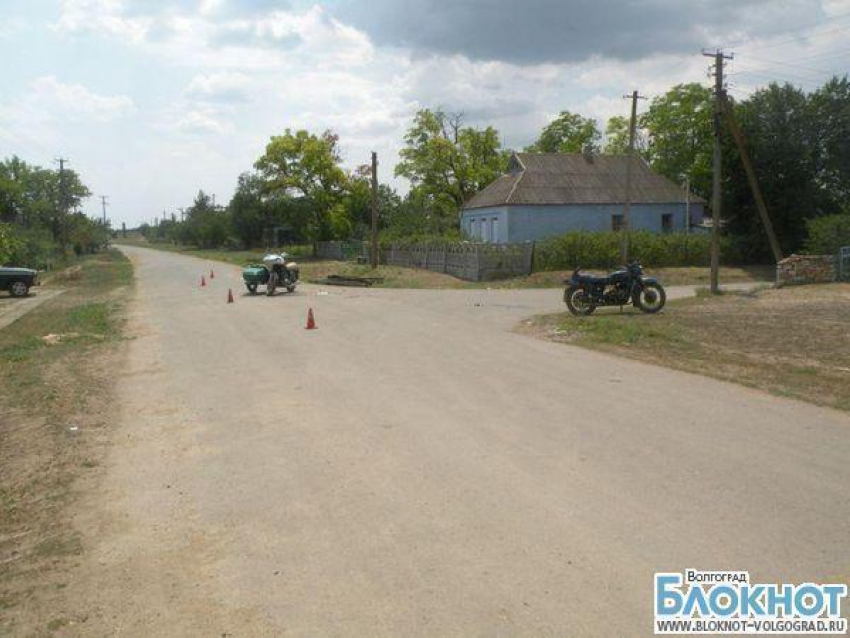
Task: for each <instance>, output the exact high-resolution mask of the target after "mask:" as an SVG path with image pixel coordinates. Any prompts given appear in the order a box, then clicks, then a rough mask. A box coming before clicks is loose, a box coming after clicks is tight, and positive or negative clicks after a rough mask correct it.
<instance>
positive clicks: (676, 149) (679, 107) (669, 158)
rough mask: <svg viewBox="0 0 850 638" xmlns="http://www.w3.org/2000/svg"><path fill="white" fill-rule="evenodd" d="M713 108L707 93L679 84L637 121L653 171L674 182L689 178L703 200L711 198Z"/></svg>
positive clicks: (707, 90)
mask: <svg viewBox="0 0 850 638" xmlns="http://www.w3.org/2000/svg"><path fill="white" fill-rule="evenodd" d="M713 108H714V107H713V103H712V95H711V90H710V89H707V88H706V87H704V86H701V85H700V84H696V83H692V84H679V85H677V86H674V87H673V88H672V89H670V90H669V91H667V93H665V94H664V95H662V96H659V97H656V98H655V99H653V100H652V102H651V103H650V106H649V110H648V111H647V112H645V113H644V114H643V115H642V116H641V117H640V119H639V123H640V126H641V128H642V129H643V130H644V131H645V132H646V137H647V148H646V156H647V158H648V160H649V163H650V164H651V166H652V168H653V169H655V170H656V171H658V172H659V173H661V174H662V175H665V176H666V177H668V178H670V179H671V180H673V181H675V182H681V181H683V180H684V179H685V178H688V179H689V180H690V183H691V190H692V191H694V192H696V193H697V194H699V195H701V196H703V197H705V198H708V197H709V195H710V194H711V175H712V168H711V159H712V139H713V138H712V130H713V129H712V118H713V113H714V110H713Z"/></svg>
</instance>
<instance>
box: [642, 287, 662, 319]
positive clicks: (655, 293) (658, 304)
mask: <svg viewBox="0 0 850 638" xmlns="http://www.w3.org/2000/svg"><path fill="white" fill-rule="evenodd" d="M666 303H667V293H666V292H665V291H664V288H663V287H662V286H661V284H646V285H645V286H644V287H643V289H642V290H641V291H640V292H639V293H638V294H637V296H636V297H635V305H636V306H637V307H638V308H639V309H640V310H641V312H645V313H647V314H650V315H653V314H655V313H656V312H658V311H659V310H661V309H662V308H663V307H664V304H666Z"/></svg>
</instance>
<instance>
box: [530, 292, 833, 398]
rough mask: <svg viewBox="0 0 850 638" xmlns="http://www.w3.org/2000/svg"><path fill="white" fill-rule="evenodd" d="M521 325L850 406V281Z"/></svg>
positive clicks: (645, 358) (563, 338) (569, 339)
mask: <svg viewBox="0 0 850 638" xmlns="http://www.w3.org/2000/svg"><path fill="white" fill-rule="evenodd" d="M519 330H520V331H521V332H525V333H529V334H533V335H535V336H539V337H542V338H545V339H550V340H553V341H559V342H563V343H571V344H575V345H579V346H583V347H587V348H593V349H597V350H601V351H604V352H609V353H612V354H616V355H620V356H624V357H629V358H632V359H638V360H641V361H646V362H649V363H655V364H659V365H664V366H667V367H670V368H676V369H679V370H685V371H688V372H695V373H698V374H704V375H707V376H711V377H715V378H718V379H723V380H726V381H732V382H735V383H740V384H742V385H747V386H750V387H754V388H759V389H762V390H766V391H768V392H772V393H774V394H777V395H781V396H787V397H792V398H795V399H800V400H803V401H808V402H810V403H815V404H818V405H824V406H828V407H832V408H837V409H840V410H848V411H850V285H847V284H827V285H818V286H799V287H793V288H783V289H779V290H776V289H766V288H762V289H758V290H755V291H751V292H747V293H736V292H727V293H726V294H723V295H721V296H718V297H712V296H709V295H698V296H697V297H694V298H691V299H685V300H678V301H674V302H671V303H670V304H668V306H667V308H666V309H665V310H664V311H663V312H662V313H661V314H659V315H644V314H641V313H639V312H637V311H635V310H629V311H626V312H623V313H622V314H619V313H618V312H617V311H616V310H614V311H613V312H612V311H611V310H609V309H605V310H597V314H594V315H592V316H590V317H573V316H571V315H569V314H566V313H564V314H560V313H559V314H555V315H543V316H539V317H535V318H534V319H531V320H529V321H527V322H525V323H524V324H523V325H522V326H521V327H520V328H519Z"/></svg>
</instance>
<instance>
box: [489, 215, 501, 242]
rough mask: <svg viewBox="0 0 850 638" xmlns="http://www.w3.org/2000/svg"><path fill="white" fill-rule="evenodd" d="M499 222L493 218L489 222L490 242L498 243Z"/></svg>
mask: <svg viewBox="0 0 850 638" xmlns="http://www.w3.org/2000/svg"><path fill="white" fill-rule="evenodd" d="M498 231H499V220H498V218H496V217H494V218H493V219H491V220H490V239H491V241H494V242H497V241H499V232H498Z"/></svg>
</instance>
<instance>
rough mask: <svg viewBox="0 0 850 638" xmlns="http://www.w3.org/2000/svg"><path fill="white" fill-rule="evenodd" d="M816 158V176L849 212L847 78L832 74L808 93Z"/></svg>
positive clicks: (849, 91) (849, 92) (849, 89)
mask: <svg viewBox="0 0 850 638" xmlns="http://www.w3.org/2000/svg"><path fill="white" fill-rule="evenodd" d="M809 113H810V117H811V120H812V122H813V123H814V124H815V126H814V135H813V143H814V145H815V149H816V154H817V158H818V164H819V170H818V179H819V181H820V182H821V183H822V184H823V186H824V188H825V189H826V190H827V192H828V193H829V194H830V196H831V197H832V198H833V199H834V200H835V201H834V207H835V208H836V209H838V208H843V209H844V210H846V211H848V212H850V80H848V78H847V76H846V75H845V76H844V77H842V78H838V77H834V78H832V79H831V80H830V81H829V82H827V83H826V84H824V85H823V86H822V87H820V88H819V89H818V90H816V91H815V92H813V93H812V94H811V95H810V96H809Z"/></svg>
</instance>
